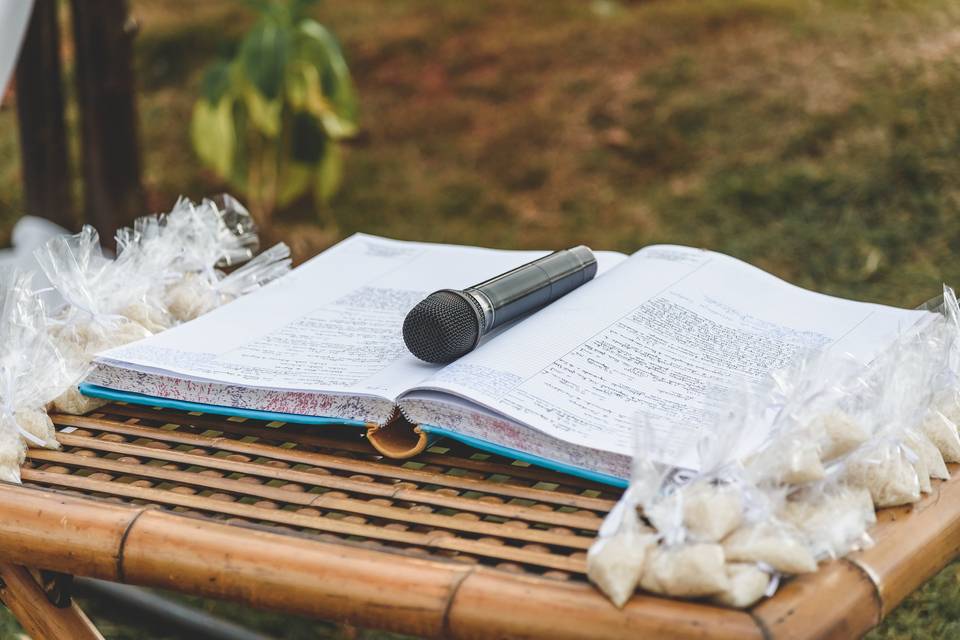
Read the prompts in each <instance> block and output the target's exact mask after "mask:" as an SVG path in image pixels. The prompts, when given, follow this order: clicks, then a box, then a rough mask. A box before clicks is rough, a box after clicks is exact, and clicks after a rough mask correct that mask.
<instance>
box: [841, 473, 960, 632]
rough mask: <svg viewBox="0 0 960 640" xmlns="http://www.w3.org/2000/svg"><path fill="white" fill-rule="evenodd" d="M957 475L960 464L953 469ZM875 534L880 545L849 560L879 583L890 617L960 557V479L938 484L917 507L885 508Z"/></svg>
mask: <svg viewBox="0 0 960 640" xmlns="http://www.w3.org/2000/svg"><path fill="white" fill-rule="evenodd" d="M950 472H951V474H953V475H954V476H956V475H957V474H958V473H960V465H950ZM877 520H878V521H877V525H876V526H875V527H874V528H873V529H872V530H871V535H872V536H873V538H874V540H875V541H876V544H875V545H874V546H873V547H872V548H870V549H867V550H865V551H861V552H858V553H855V554H851V555H850V556H849V560H850V561H851V562H853V563H855V564H857V565H858V566H860V567H861V568H862V569H863V570H864V571H865V572H866V573H867V575H869V576H871V577H872V578H873V579H874V580H875V581H876V582H877V588H878V590H879V594H880V599H881V603H882V607H883V609H882V615H884V616H886V615H887V614H888V613H890V611H892V610H893V609H894V608H895V607H896V606H897V605H898V604H900V603H901V602H902V601H903V599H904V598H906V597H907V596H908V595H909V594H910V593H912V592H913V591H914V590H915V589H917V588H918V587H919V586H920V585H922V584H923V583H924V582H926V581H927V580H928V579H929V578H931V577H932V576H933V575H934V574H935V573H936V572H937V571H939V570H940V569H941V568H942V567H943V566H945V565H946V564H947V563H949V562H950V561H951V560H952V559H953V558H955V557H956V556H957V554H958V553H960V478H954V479H953V480H951V481H949V482H944V481H939V480H934V481H933V492H932V493H930V494H928V495H926V496H924V498H923V499H922V500H921V501H920V502H918V503H916V504H914V505H911V506H907V507H895V508H892V509H882V510H881V511H879V512H878V514H877Z"/></svg>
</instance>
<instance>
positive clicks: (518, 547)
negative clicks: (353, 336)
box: [0, 404, 960, 640]
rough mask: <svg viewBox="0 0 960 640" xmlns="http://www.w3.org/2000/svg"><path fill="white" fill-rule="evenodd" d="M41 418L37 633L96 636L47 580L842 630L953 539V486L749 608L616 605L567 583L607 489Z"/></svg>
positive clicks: (344, 608) (436, 619) (448, 450)
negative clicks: (46, 426)
mask: <svg viewBox="0 0 960 640" xmlns="http://www.w3.org/2000/svg"><path fill="white" fill-rule="evenodd" d="M54 421H55V422H56V423H57V425H58V427H59V428H60V429H61V435H60V438H61V442H62V444H63V451H45V450H34V451H31V452H30V455H29V457H28V460H27V463H26V464H25V466H24V468H23V480H24V486H22V487H18V486H12V485H0V513H2V514H3V517H2V519H0V563H5V564H0V579H2V581H3V585H2V587H0V597H2V599H3V600H4V602H5V603H6V604H7V605H8V606H9V607H10V609H11V610H12V611H13V612H14V614H15V615H16V616H17V618H18V619H19V620H20V621H21V623H22V624H23V625H24V627H25V628H26V629H27V631H28V632H29V633H31V634H32V635H33V636H34V638H36V639H37V640H39V639H40V638H51V639H53V638H56V639H60V638H70V639H73V638H77V639H80V640H82V639H84V638H97V637H99V635H98V634H97V633H96V631H95V629H93V627H92V625H90V624H89V621H88V620H86V618H85V617H84V616H83V614H82V612H81V611H80V610H79V609H78V608H77V607H76V605H69V601H68V600H67V601H65V602H61V603H60V604H61V605H62V604H68V605H69V606H66V607H64V608H57V607H56V606H54V604H52V603H51V602H50V600H49V599H48V597H46V595H49V594H46V595H45V591H44V590H43V588H42V586H41V583H42V582H43V580H42V578H46V580H47V582H48V583H50V584H56V583H57V581H56V580H50V579H49V578H50V576H51V575H54V576H56V575H60V574H66V575H76V576H90V577H95V578H101V579H106V580H112V581H115V582H122V583H130V584H137V585H145V586H150V587H162V588H166V589H173V590H177V591H181V592H185V593H191V594H196V595H201V596H208V597H214V598H224V599H228V600H234V601H238V602H242V603H246V604H249V605H251V606H254V607H262V608H265V609H273V610H278V611H285V612H290V613H294V614H301V615H307V616H314V617H317V618H321V619H326V620H335V621H341V622H347V623H350V624H353V625H357V626H360V627H371V628H379V629H386V630H392V631H398V632H402V633H408V634H412V635H417V636H425V637H448V638H480V637H499V638H534V637H538V638H551V639H559V638H621V637H622V638H626V637H629V638H731V639H732V638H736V639H738V640H739V639H744V638H758V639H759V638H849V637H856V636H858V635H860V634H862V633H864V632H865V631H867V630H868V629H870V628H871V627H873V626H874V625H876V624H877V623H878V622H879V621H880V620H881V619H882V618H883V617H884V616H885V615H886V614H887V613H889V612H890V610H891V609H893V608H894V607H895V606H896V605H897V604H898V603H899V602H900V601H901V600H903V598H904V597H906V595H907V594H909V593H910V592H911V591H912V590H913V589H915V588H916V587H917V586H919V585H920V584H921V583H922V582H923V581H924V580H926V579H927V578H929V577H930V576H931V575H932V574H933V573H935V572H936V571H937V570H938V569H940V568H941V567H943V566H944V565H945V564H946V563H947V562H949V561H950V560H951V559H952V558H953V557H954V555H955V554H957V552H958V549H960V478H957V479H954V480H951V481H947V482H939V483H936V484H935V491H934V493H933V494H932V495H930V496H928V497H927V498H925V499H924V501H923V502H921V503H919V504H918V505H915V506H914V507H913V508H897V509H888V510H885V511H883V512H882V513H881V514H880V523H879V524H878V525H877V527H876V528H875V530H874V532H873V534H874V538H875V540H876V546H874V547H873V548H872V549H870V550H868V551H866V552H863V553H859V554H856V555H855V556H853V557H850V558H848V559H845V560H840V561H835V562H831V563H829V564H825V565H822V566H821V568H820V570H819V571H818V572H817V573H816V574H814V575H810V576H805V577H802V578H797V579H794V580H791V581H789V582H787V583H786V584H784V585H783V586H781V588H780V591H779V592H778V593H777V594H776V596H775V597H773V598H772V599H770V600H767V601H765V602H762V603H760V604H759V605H757V606H756V607H754V608H753V609H752V610H750V611H735V610H730V609H724V608H719V607H715V606H711V605H707V604H701V603H693V602H682V601H677V600H670V599H665V598H656V597H651V596H647V595H643V594H637V595H636V596H635V597H634V598H633V599H632V600H631V601H630V602H629V603H628V604H627V606H626V607H624V609H622V610H618V609H616V608H614V607H613V606H612V605H611V604H610V603H609V602H607V600H605V599H604V598H603V597H602V596H601V595H600V594H598V593H597V592H596V591H595V590H594V589H593V588H592V587H591V586H590V585H589V584H588V583H587V582H586V580H585V578H584V569H585V564H584V563H585V555H586V550H587V548H588V547H589V545H590V543H591V541H592V539H593V536H594V535H595V532H596V530H597V527H598V525H599V524H600V521H601V519H602V517H603V515H604V513H606V511H607V510H608V509H609V508H610V507H611V506H612V505H613V503H614V501H615V500H616V498H617V497H618V496H617V492H616V491H613V490H611V489H610V488H608V487H605V486H603V485H598V484H595V483H592V482H588V481H585V480H580V479H577V478H574V477H571V476H567V475H563V474H559V473H555V472H551V471H546V470H543V469H539V468H535V467H531V466H528V465H525V464H523V463H520V462H516V461H513V460H510V459H507V458H503V457H499V456H496V455H490V454H486V453H482V452H480V451H478V450H476V449H471V448H469V447H466V446H463V445H459V444H455V443H449V442H447V441H441V442H440V443H436V444H434V445H433V446H431V447H430V448H429V449H428V450H427V451H426V452H424V453H423V454H421V455H420V456H418V457H417V458H416V459H415V460H413V461H402V460H390V459H385V458H382V457H381V456H379V455H378V454H375V453H374V452H373V450H372V449H371V447H370V445H369V443H367V442H364V441H363V440H362V438H361V437H360V436H357V435H356V430H355V429H340V428H337V427H319V428H318V427H304V426H295V425H281V424H279V423H264V422H258V421H254V420H248V419H235V418H230V419H225V418H221V417H217V416H209V415H201V414H196V413H182V412H174V411H169V410H159V409H157V410H152V409H145V408H140V407H133V406H124V405H119V404H114V405H108V406H107V407H104V408H103V409H101V410H99V412H97V413H95V414H92V415H90V416H85V417H77V416H56V417H55V418H54ZM25 566H29V567H36V568H38V569H43V570H46V572H58V573H56V574H50V573H46V572H44V573H42V574H41V573H40V572H39V571H37V570H36V569H31V570H27V569H25V568H24V567H25ZM38 579H40V581H39V582H38ZM48 591H49V589H48Z"/></svg>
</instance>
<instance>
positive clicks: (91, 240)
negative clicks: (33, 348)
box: [34, 226, 151, 413]
mask: <svg viewBox="0 0 960 640" xmlns="http://www.w3.org/2000/svg"><path fill="white" fill-rule="evenodd" d="M34 255H35V257H36V259H37V262H38V263H39V265H40V268H41V269H42V270H43V272H44V274H45V275H46V276H47V279H48V280H49V281H50V283H51V284H52V285H53V286H54V288H56V290H57V292H58V293H59V294H60V295H61V296H62V297H63V298H64V299H65V300H66V301H67V304H66V305H65V306H64V307H63V308H61V309H60V310H59V311H58V312H57V313H56V314H55V317H54V319H53V321H52V324H53V326H52V327H51V331H50V332H51V335H52V337H53V339H54V341H55V343H56V345H57V347H58V349H59V351H60V353H61V355H62V357H63V358H64V360H65V361H66V362H67V366H68V367H69V368H70V369H71V370H74V371H81V372H83V371H85V370H86V368H87V367H88V366H89V364H90V361H91V359H92V358H93V356H94V355H95V354H96V353H97V352H99V351H102V350H105V349H109V348H112V347H116V346H120V345H124V344H127V343H129V342H133V341H135V340H139V339H141V338H145V337H147V336H149V335H151V332H150V331H149V330H148V329H147V328H146V327H144V326H143V325H142V324H140V323H138V322H135V321H133V320H131V319H130V318H128V317H126V316H125V315H123V314H124V312H125V311H126V310H127V309H129V308H131V307H133V306H135V305H138V304H139V305H148V304H149V298H148V292H149V289H150V281H149V279H148V277H147V276H146V275H145V274H144V272H143V270H142V269H140V268H138V266H137V265H136V264H135V263H134V262H133V260H132V259H131V258H129V257H128V258H124V257H121V258H120V259H117V260H111V259H109V258H107V257H106V256H104V255H103V251H102V249H101V247H100V238H99V235H98V234H97V232H96V230H95V229H93V227H90V226H85V227H83V229H82V231H81V232H80V233H78V234H76V235H72V236H57V237H55V238H52V239H51V240H50V241H48V242H47V243H46V244H44V245H43V246H41V247H39V248H38V249H37V250H36V251H35V253H34ZM78 377H79V376H78ZM102 404H103V401H100V400H97V399H94V398H86V397H84V396H82V395H80V393H79V391H78V390H77V389H76V388H75V387H74V388H71V389H68V390H67V391H66V392H65V393H64V394H62V395H61V396H59V397H58V398H57V399H56V400H54V407H55V408H56V409H57V410H59V411H63V412H67V413H86V412H87V411H91V410H92V409H95V408H97V407H98V406H101V405H102Z"/></svg>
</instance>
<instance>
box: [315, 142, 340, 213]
mask: <svg viewBox="0 0 960 640" xmlns="http://www.w3.org/2000/svg"><path fill="white" fill-rule="evenodd" d="M341 182H343V156H342V154H341V151H340V145H339V144H337V143H336V142H335V141H333V140H331V141H329V142H328V143H327V147H326V152H325V153H324V154H323V159H322V160H321V161H320V167H319V168H318V169H317V179H316V181H315V182H314V197H315V198H316V199H317V202H320V203H322V204H327V203H329V202H330V200H331V199H332V198H333V196H334V194H335V193H336V192H337V190H338V189H339V188H340V183H341Z"/></svg>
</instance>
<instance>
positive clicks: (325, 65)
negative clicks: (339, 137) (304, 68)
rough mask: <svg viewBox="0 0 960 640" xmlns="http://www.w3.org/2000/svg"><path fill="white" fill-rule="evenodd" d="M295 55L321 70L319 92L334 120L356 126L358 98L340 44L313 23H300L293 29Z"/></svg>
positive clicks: (318, 24)
mask: <svg viewBox="0 0 960 640" xmlns="http://www.w3.org/2000/svg"><path fill="white" fill-rule="evenodd" d="M296 38H297V44H298V47H297V55H298V56H299V57H300V59H303V60H306V61H308V62H309V63H311V64H312V65H314V66H315V67H316V68H317V69H319V70H321V76H320V81H321V85H320V90H321V92H322V94H323V95H324V96H325V97H327V98H328V99H329V101H330V103H331V104H332V105H333V110H334V112H335V113H336V115H337V117H338V118H340V119H341V120H342V121H343V122H344V124H346V123H349V124H350V125H351V126H352V127H353V128H354V129H355V128H356V124H357V96H356V92H355V91H354V87H353V80H352V79H351V78H350V69H349V68H348V67H347V61H346V59H344V57H343V51H342V50H341V49H340V44H339V43H338V42H337V39H336V38H335V37H334V36H333V34H332V33H330V31H329V30H328V29H327V28H326V27H324V26H323V25H322V24H320V23H319V22H317V21H316V20H309V19H308V20H303V21H301V22H300V23H299V24H298V25H297V28H296Z"/></svg>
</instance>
